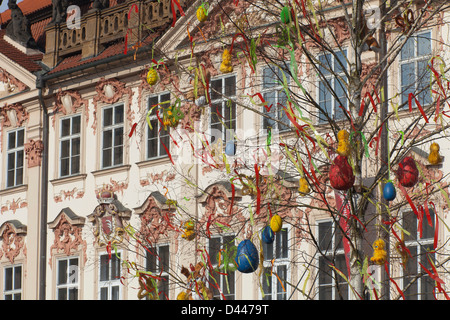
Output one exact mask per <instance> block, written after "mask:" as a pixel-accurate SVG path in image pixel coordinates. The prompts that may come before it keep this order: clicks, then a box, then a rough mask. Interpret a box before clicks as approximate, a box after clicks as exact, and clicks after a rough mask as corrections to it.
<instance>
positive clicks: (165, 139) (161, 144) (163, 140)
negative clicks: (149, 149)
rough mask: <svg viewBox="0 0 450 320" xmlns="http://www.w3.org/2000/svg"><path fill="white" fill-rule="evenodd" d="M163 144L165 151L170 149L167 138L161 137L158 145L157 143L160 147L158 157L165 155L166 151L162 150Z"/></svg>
mask: <svg viewBox="0 0 450 320" xmlns="http://www.w3.org/2000/svg"><path fill="white" fill-rule="evenodd" d="M163 144H164V145H165V146H166V148H167V149H169V148H170V138H169V136H163V137H161V138H160V143H159V145H160V146H159V155H160V156H165V155H167V151H166V149H165V148H164V145H163Z"/></svg>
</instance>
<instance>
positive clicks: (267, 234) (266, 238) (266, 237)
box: [261, 226, 275, 244]
mask: <svg viewBox="0 0 450 320" xmlns="http://www.w3.org/2000/svg"><path fill="white" fill-rule="evenodd" d="M274 237H275V234H274V233H273V230H272V228H271V227H270V226H266V227H264V229H262V231H261V240H262V241H263V242H265V243H267V244H271V243H272V242H273V240H274Z"/></svg>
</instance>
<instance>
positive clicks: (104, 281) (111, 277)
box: [99, 252, 121, 300]
mask: <svg viewBox="0 0 450 320" xmlns="http://www.w3.org/2000/svg"><path fill="white" fill-rule="evenodd" d="M117 255H118V256H116V255H115V254H112V255H111V257H110V256H109V254H103V255H101V256H100V282H99V286H100V300H119V299H120V285H121V284H120V276H121V262H120V259H119V258H120V252H118V253H117Z"/></svg>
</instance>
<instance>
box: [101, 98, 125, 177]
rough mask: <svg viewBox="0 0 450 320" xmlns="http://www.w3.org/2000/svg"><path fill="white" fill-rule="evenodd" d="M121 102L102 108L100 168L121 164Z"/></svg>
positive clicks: (122, 112) (122, 123) (122, 115)
mask: <svg viewBox="0 0 450 320" xmlns="http://www.w3.org/2000/svg"><path fill="white" fill-rule="evenodd" d="M123 118H124V109H123V104H121V105H116V106H111V107H107V108H103V131H102V168H103V169H105V168H109V167H114V166H118V165H121V164H123V134H124V119H123Z"/></svg>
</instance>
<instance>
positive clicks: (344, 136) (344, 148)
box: [336, 130, 351, 157]
mask: <svg viewBox="0 0 450 320" xmlns="http://www.w3.org/2000/svg"><path fill="white" fill-rule="evenodd" d="M349 137H350V135H349V133H348V131H347V130H341V131H339V132H338V135H337V138H338V141H339V142H338V147H337V149H336V152H337V153H338V154H340V155H341V156H344V157H348V156H349V155H350V152H351V148H350V141H349Z"/></svg>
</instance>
